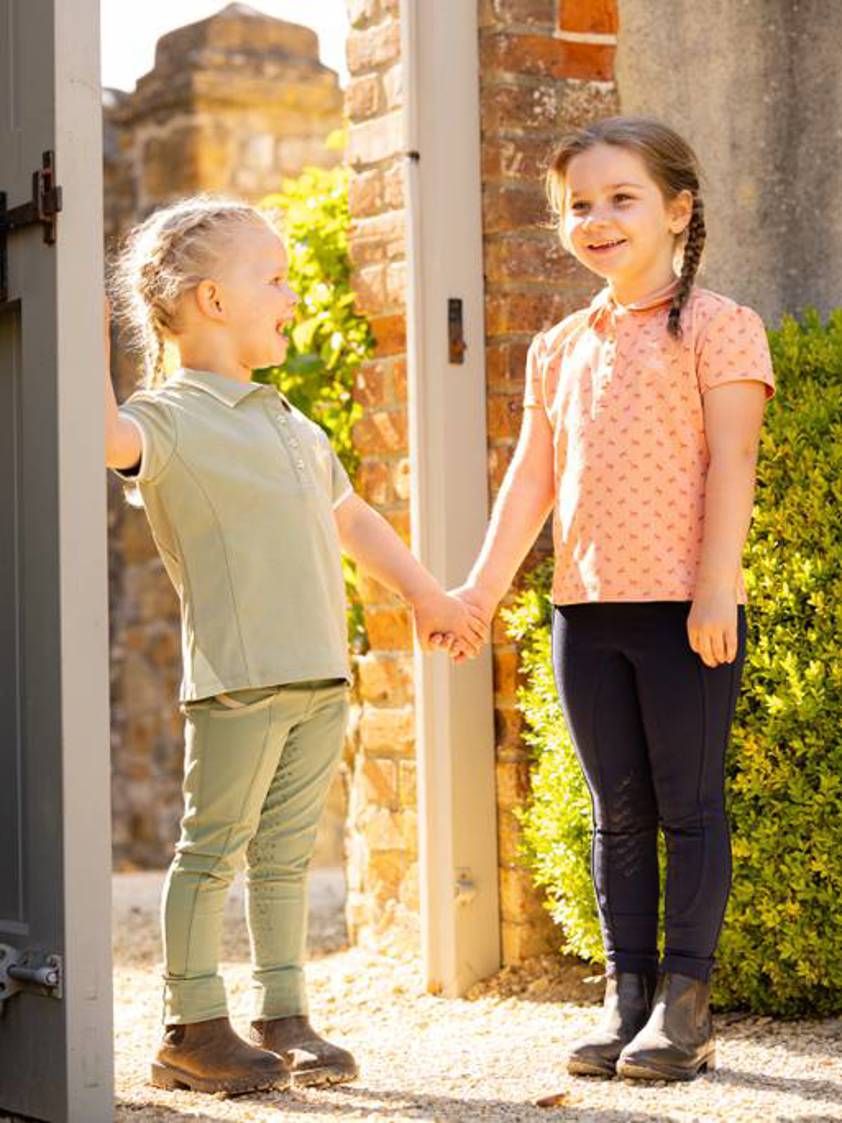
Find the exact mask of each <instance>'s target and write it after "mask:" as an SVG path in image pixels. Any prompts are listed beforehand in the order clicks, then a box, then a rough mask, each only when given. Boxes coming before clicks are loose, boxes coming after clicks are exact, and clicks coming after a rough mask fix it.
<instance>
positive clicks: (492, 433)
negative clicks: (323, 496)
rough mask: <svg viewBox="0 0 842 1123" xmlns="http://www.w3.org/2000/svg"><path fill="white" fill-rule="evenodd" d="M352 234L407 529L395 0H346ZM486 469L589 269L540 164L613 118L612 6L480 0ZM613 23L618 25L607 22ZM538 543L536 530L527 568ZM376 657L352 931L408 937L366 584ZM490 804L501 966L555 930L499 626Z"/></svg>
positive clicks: (378, 485) (401, 618)
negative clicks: (534, 352)
mask: <svg viewBox="0 0 842 1123" xmlns="http://www.w3.org/2000/svg"><path fill="white" fill-rule="evenodd" d="M348 9H349V13H350V17H351V26H352V30H351V33H350V36H349V40H348V63H349V70H350V72H351V81H350V83H349V86H348V92H347V100H346V110H347V115H348V119H349V128H350V132H349V162H350V164H351V168H352V177H351V188H350V193H351V213H352V217H353V225H352V231H351V238H350V248H351V256H352V260H353V262H354V267H355V273H354V287H355V290H356V292H357V294H358V302H359V305H360V307H361V308H362V310H363V311H365V312H366V314H367V315H368V316H369V317H370V319H371V321H372V326H373V329H374V334H375V337H376V339H377V351H376V355H375V357H374V358H373V359H372V361H370V362H369V363H367V364H365V366H364V367H363V368H362V369H361V371H360V374H359V378H358V381H357V387H356V397H357V400H358V401H359V402H360V403H361V405H362V406H363V410H364V413H363V416H362V418H361V420H360V422H359V423H358V425H357V427H356V430H355V442H356V445H357V448H358V449H359V452H360V455H361V458H362V463H361V468H360V472H359V476H358V479H357V487H358V489H359V490H360V492H361V494H362V495H363V496H364V497H365V498H366V499H367V500H368V501H369V502H370V503H372V504H373V505H374V506H375V507H377V508H378V509H379V510H380V511H382V512H383V514H384V515H385V516H386V517H387V518H388V519H389V520H390V521H391V522H392V523H393V525H394V526H396V527H397V528H398V529H399V530H400V532H401V533H402V534H404V535H405V536H407V537H408V524H409V518H408V497H409V463H408V458H407V453H408V450H407V435H406V434H407V413H406V360H405V332H406V318H405V312H406V310H405V296H404V286H405V229H406V213H405V204H404V199H403V193H402V167H401V160H402V155H401V145H402V118H401V105H402V91H401V69H402V68H401V59H400V29H399V22H398V21H399V14H398V13H399V0H348ZM478 12H479V19H478V33H479V36H480V53H481V63H482V72H481V102H482V125H481V128H482V174H483V199H482V208H483V228H484V235H485V274H486V330H487V378H488V427H489V476H490V483H491V489H492V492H493V493H495V494H496V491H497V489H498V488H499V486H500V482H501V480H502V477H503V474H504V472H505V470H506V467H507V465H508V463H509V460H510V457H511V453H512V449H513V447H514V443H515V440H516V437H517V432H518V428H519V424H520V408H521V407H520V402H521V397H522V393H523V363H524V357H525V354H526V348H527V346H528V344H529V340H530V339H531V338H532V336H533V334H534V333H535V332H536V331H539V330H540V329H542V328H544V327H546V326H548V325H549V324H551V323H553V322H555V321H557V320H559V319H561V318H562V317H563V316H564V315H566V314H567V313H568V312H570V311H572V310H574V309H575V308H577V307H579V306H581V305H582V304H583V303H584V302H586V301H587V300H588V299H589V296H590V294H591V293H592V292H593V289H594V283H593V279H592V278H591V277H590V276H588V275H587V274H584V273H583V272H582V271H581V270H580V269H579V268H578V267H577V266H575V265H574V264H573V263H572V262H571V261H570V260H569V259H568V258H566V257H565V256H564V254H563V253H562V252H561V250H560V248H559V246H558V244H557V239H556V236H555V234H554V233H553V231H551V230H550V229H549V228H548V226H547V223H548V218H549V216H548V214H547V209H546V204H545V200H544V190H543V184H542V174H543V169H544V165H545V161H546V159H547V156H548V155H549V153H550V151H551V149H552V147H553V144H554V142H555V141H556V139H557V138H558V136H559V134H560V132H561V131H562V130H563V129H565V128H568V127H570V126H571V125H574V124H577V123H580V122H583V121H585V120H587V119H589V118H591V117H595V116H603V115H605V114H607V113H612V112H616V93H615V88H614V84H613V81H612V66H613V51H614V33H615V24H616V14H615V11H614V5H613V3H608V2H607V0H601V2H599V3H596V2H594V3H585V2H583V0H577V2H575V3H571V2H569V0H568V2H565V3H564V4H563V5H560V4H559V3H558V2H557V0H480V3H479V6H478ZM612 20H613V22H611V21H612ZM547 549H548V542H547V541H546V540H544V541H542V543H541V545H540V549H539V550H538V551H536V554H535V555H534V556H533V558H531V559H530V561H529V563H528V564H531V563H532V562H534V560H535V559H536V557H537V556H539V555H540V552H541V550H543V551H544V552H546V551H547ZM362 595H363V601H364V605H365V614H366V622H367V625H368V630H369V639H370V643H371V647H370V650H369V652H368V654H367V655H365V656H364V657H363V658H362V659H361V660H360V661H359V666H358V670H359V676H358V680H359V712H358V722H357V725H356V732H355V748H354V767H353V782H352V791H351V800H350V816H349V832H348V837H349V850H350V856H349V857H350V860H349V902H348V919H349V925H350V929H351V934H352V938H354V939H357V940H361V941H364V942H369V943H376V944H379V945H381V946H382V945H383V944H384V943H391V944H392V945H393V946H406V945H407V944H409V945H414V944H415V942H416V939H417V911H418V866H417V861H418V858H417V855H418V846H417V813H416V800H415V756H414V744H413V729H414V716H413V708H412V706H413V681H412V635H411V621H410V619H409V615H408V613H407V611H406V609H405V608H404V607H403V606H402V605H401V603H400V602H399V601H398V600H397V599H396V598H395V597H393V596H391V595H390V594H389V593H388V592H387V591H386V590H384V589H382V588H380V587H379V586H378V585H377V584H376V583H374V582H372V581H365V582H364V585H363V589H362ZM494 665H495V710H496V720H497V755H498V773H497V774H498V806H499V838H500V862H501V869H500V880H501V901H502V915H501V925H502V933H503V949H504V957H505V960H506V962H508V963H513V962H518V961H519V960H521V959H523V958H524V957H526V956H528V955H532V954H535V953H538V952H542V951H545V950H546V949H547V948H549V947H555V946H557V943H558V934H557V932H555V931H554V930H553V929H552V927H551V925H550V924H549V920H548V917H547V915H546V913H545V912H544V911H543V910H542V908H541V906H540V899H539V896H538V894H537V893H536V891H535V889H534V887H533V886H532V883H531V881H530V878H529V876H528V874H527V873H526V872H525V871H524V870H523V869H522V867H521V865H520V863H519V861H518V855H517V848H518V843H519V830H518V826H517V821H516V819H515V817H514V814H513V812H514V809H515V808H516V807H518V806H521V805H522V804H523V802H524V800H525V798H526V797H527V795H528V789H529V767H528V766H529V758H528V752H527V750H526V748H525V747H524V745H523V743H522V739H521V722H520V717H519V714H518V712H517V709H516V697H515V694H516V670H517V652H516V650H515V648H514V646H513V645H512V644H511V643H509V641H508V639H507V637H506V636H505V632H504V630H503V629H502V627H501V626H500V625H499V623H498V624H497V625H496V629H495V644H494Z"/></svg>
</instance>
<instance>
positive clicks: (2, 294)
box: [0, 152, 62, 304]
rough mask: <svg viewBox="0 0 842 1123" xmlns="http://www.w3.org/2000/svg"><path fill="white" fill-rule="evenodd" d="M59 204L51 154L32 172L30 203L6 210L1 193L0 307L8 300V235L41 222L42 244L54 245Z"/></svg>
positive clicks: (60, 202)
mask: <svg viewBox="0 0 842 1123" xmlns="http://www.w3.org/2000/svg"><path fill="white" fill-rule="evenodd" d="M61 205H62V201H61V188H60V187H59V186H57V184H56V182H55V153H53V152H45V153H44V154H43V156H42V157H41V167H40V168H39V169H38V170H37V171H35V172H33V173H32V198H31V199H30V200H29V202H27V203H21V204H20V206H17V207H11V208H9V207H8V206H7V200H6V192H5V191H0V304H5V303H6V301H7V300H8V299H9V256H8V243H7V238H8V236H9V234H11V233H12V232H13V231H15V230H20V229H21V227H23V226H33V225H34V224H35V223H39V222H40V223H41V225H42V226H43V227H44V242H45V243H46V244H47V245H48V246H52V245H54V244H55V240H56V218H57V216H58V213H59V211H60V210H61Z"/></svg>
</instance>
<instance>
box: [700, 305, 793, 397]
mask: <svg viewBox="0 0 842 1123" xmlns="http://www.w3.org/2000/svg"><path fill="white" fill-rule="evenodd" d="M698 376H699V389H700V390H701V392H702V393H703V394H704V393H706V392H707V391H708V390H711V389H713V388H714V387H715V386H724V385H726V383H729V382H762V383H763V384H764V386H765V387H766V397H767V398H771V397H772V395H773V394H774V393H775V376H774V373H773V371H772V358H771V355H770V354H769V341H768V339H767V337H766V328H765V326H764V324H763V321H762V320H761V319H760V317H759V316H758V315H757V313H756V312H754V311H753V310H752V309H751V308H746V307H744V306H743V305H740V304H735V305H734V306H733V307H730V308H727V309H725V311H723V312H720V313H719V314H718V315H716V316H713V317H712V318H711V319H710V321H709V322H708V323H707V324H706V325H705V327H704V329H703V333H702V338H701V340H700V346H699V351H698Z"/></svg>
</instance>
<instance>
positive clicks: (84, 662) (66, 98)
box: [0, 0, 113, 1123]
mask: <svg viewBox="0 0 842 1123" xmlns="http://www.w3.org/2000/svg"><path fill="white" fill-rule="evenodd" d="M98 35H99V10H98V2H97V0H59V2H55V0H38V3H31V2H30V0H0V74H2V76H3V81H2V83H0V190H2V191H4V192H6V196H7V198H6V206H7V207H8V208H16V207H17V206H18V205H19V204H22V203H24V202H26V201H27V200H28V199H29V198H31V197H32V191H33V186H32V183H33V173H34V172H36V171H37V170H38V169H39V168H40V167H41V166H42V159H43V153H45V152H52V153H54V154H55V160H54V164H55V182H57V183H58V184H59V185H60V186H61V187H62V190H63V209H62V210H61V213H59V214H58V217H57V225H56V239H55V243H54V244H52V245H51V244H47V242H45V238H44V226H43V225H42V224H40V223H37V222H36V223H35V224H32V225H27V226H24V227H23V228H21V229H18V230H15V231H13V232H12V233H10V234H9V236H8V239H7V249H8V286H7V288H8V292H7V294H6V299H5V300H4V301H3V302H2V304H0V945H2V947H0V953H2V958H0V986H2V987H3V988H4V989H3V990H2V991H0V1115H2V1114H3V1109H5V1110H6V1111H9V1112H13V1113H15V1114H20V1115H26V1116H29V1117H33V1118H36V1119H43V1120H50V1121H52V1120H56V1121H65V1120H73V1121H78V1123H83V1121H84V1123H104V1121H105V1120H109V1119H111V1118H112V1116H113V1089H112V1046H111V964H110V891H109V885H110V830H109V799H108V775H109V772H108V711H107V690H108V666H107V599H106V553H105V550H106V546H105V525H106V524H105V480H104V472H103V466H102V405H101V402H102V391H101V382H102V345H101V335H102V327H101V325H102V298H101V291H102V217H101V200H102V182H101V159H102V158H101V108H100V89H99V57H98V56H99V45H98ZM49 198H50V197H48V198H47V202H48V204H49ZM10 965H15V966H14V969H13V970H10V969H9V968H10ZM21 967H22V968H23V969H24V970H25V971H26V970H28V971H30V972H36V971H38V970H39V969H41V968H49V969H50V970H52V972H53V974H52V975H51V976H49V975H48V976H47V977H46V981H47V983H48V985H39V984H38V982H37V979H38V978H40V979H41V980H42V984H43V981H44V979H45V976H43V975H42V976H36V977H34V978H33V977H32V976H30V978H29V979H24V978H22V977H21V974H20V968H21ZM54 983H59V984H60V985H58V986H56V985H52V984H54ZM19 988H20V989H19Z"/></svg>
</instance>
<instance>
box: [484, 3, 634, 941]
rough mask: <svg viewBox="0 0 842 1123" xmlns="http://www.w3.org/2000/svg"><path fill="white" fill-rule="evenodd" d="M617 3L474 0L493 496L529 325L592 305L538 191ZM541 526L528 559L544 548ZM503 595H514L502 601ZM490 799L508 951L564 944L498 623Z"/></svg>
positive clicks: (509, 438) (609, 49)
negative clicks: (532, 858) (533, 825)
mask: <svg viewBox="0 0 842 1123" xmlns="http://www.w3.org/2000/svg"><path fill="white" fill-rule="evenodd" d="M616 20H617V16H616V5H615V3H614V0H480V3H479V34H480V60H481V75H480V98H481V113H482V122H481V130H482V182H483V199H482V208H483V231H484V243H485V279H486V296H485V306H486V356H487V358H486V378H487V386H488V412H487V417H488V443H489V448H488V466H489V483H490V489H491V492H492V495H496V493H497V491H498V490H499V487H500V484H501V482H502V479H503V476H504V474H505V471H506V468H507V467H508V464H509V461H510V459H511V455H512V452H513V450H514V446H515V443H516V440H517V434H518V431H519V429H520V421H521V399H522V396H523V370H524V361H525V358H526V350H527V347H528V345H529V341H530V340H531V338H532V336H533V335H534V334H535V332H537V331H540V330H541V329H542V328H545V327H547V326H549V325H550V324H552V323H555V322H556V321H558V320H560V319H562V318H563V317H564V316H566V315H568V314H569V313H570V312H572V311H574V310H575V309H577V308H579V307H581V306H582V304H584V303H586V302H587V301H588V300H589V299H590V297H591V295H592V294H593V292H594V290H595V287H596V286H595V284H594V279H593V277H592V276H591V275H590V274H588V273H587V272H586V271H585V270H583V269H582V268H581V267H580V266H579V265H578V264H576V262H575V261H574V260H573V259H572V258H571V257H569V256H568V255H567V254H566V253H564V251H563V250H562V249H561V246H560V245H559V242H558V238H557V236H556V233H555V231H554V230H552V229H550V228H549V225H548V223H549V214H548V210H547V204H546V197H545V192H544V186H543V175H544V171H545V168H546V162H547V159H548V157H549V155H550V153H551V152H552V149H553V147H554V145H555V143H556V142H557V141H558V139H559V136H560V134H561V133H563V132H564V131H565V130H567V129H569V128H571V127H574V126H576V125H579V124H581V123H584V122H585V121H587V120H589V119H593V118H595V117H601V116H606V115H607V114H610V113H614V112H617V111H618V109H617V99H616V90H615V86H614V83H613V81H612V73H613V55H614V49H615V48H614V39H615V35H616V29H617V28H616ZM551 549H552V544H551V540H550V535H549V527H547V528H546V529H545V531H544V534H543V535H542V536H541V538H540V539H539V542H538V543H537V545H536V549H535V550H534V551H533V553H532V555H531V556H530V557H529V558H528V559H527V561H526V563H525V566H524V568H525V569H527V568H531V567H532V566H533V565H534V564H535V563H536V562H537V560H538V559H539V558H540V557H542V556H546V555H547V554H548V553H550V552H551ZM510 599H511V598H510ZM494 688H495V726H496V739H497V797H498V807H499V819H498V826H499V835H498V841H499V852H500V897H501V910H502V918H501V923H502V937H503V941H502V942H503V957H504V960H505V962H507V963H515V962H519V961H520V960H521V959H523V958H525V957H527V956H530V955H535V954H538V953H540V952H542V951H544V950H546V949H547V948H548V947H556V946H557V945H558V933H557V932H556V931H555V930H554V928H553V926H552V925H551V924H550V922H549V917H548V914H547V913H546V911H545V910H544V909H543V908H542V907H541V904H540V895H539V894H538V893H537V892H536V890H535V888H534V887H533V885H532V882H531V879H530V876H529V874H528V873H527V872H526V870H524V869H523V868H522V866H521V864H520V863H519V861H518V857H517V850H518V846H519V843H520V830H519V826H518V822H517V819H516V818H515V815H514V810H515V808H517V807H519V806H521V805H522V804H523V802H524V801H525V800H526V798H527V797H528V794H529V754H528V749H527V747H526V746H525V745H524V744H523V741H522V728H521V726H522V720H521V716H520V714H519V713H518V710H517V706H516V690H517V651H516V648H515V646H514V645H513V644H512V643H511V642H509V640H508V638H507V636H506V634H505V629H504V627H503V626H502V624H501V622H500V621H499V620H498V621H496V622H495V631H494Z"/></svg>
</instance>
